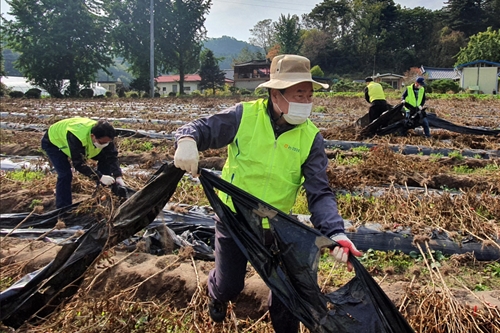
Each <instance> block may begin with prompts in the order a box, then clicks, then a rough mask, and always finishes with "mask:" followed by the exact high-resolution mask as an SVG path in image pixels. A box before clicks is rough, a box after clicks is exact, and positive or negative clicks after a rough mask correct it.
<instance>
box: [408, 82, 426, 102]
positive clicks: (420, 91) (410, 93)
mask: <svg viewBox="0 0 500 333" xmlns="http://www.w3.org/2000/svg"><path fill="white" fill-rule="evenodd" d="M413 86H414V85H413V84H412V85H410V86H409V87H408V89H407V91H408V95H406V98H405V102H406V103H408V104H410V105H411V106H413V107H416V106H418V105H420V104H422V99H423V98H424V87H420V88H418V98H415V90H413Z"/></svg>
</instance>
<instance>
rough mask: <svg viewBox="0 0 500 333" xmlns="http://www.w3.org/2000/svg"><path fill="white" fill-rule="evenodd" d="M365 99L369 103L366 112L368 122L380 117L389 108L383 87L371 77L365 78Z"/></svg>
mask: <svg viewBox="0 0 500 333" xmlns="http://www.w3.org/2000/svg"><path fill="white" fill-rule="evenodd" d="M365 82H366V87H365V90H364V91H365V99H366V101H367V102H368V103H370V104H371V106H370V109H369V110H368V114H369V117H370V123H371V122H372V121H374V120H375V119H377V118H378V117H380V115H381V114H382V113H384V112H385V111H387V109H388V108H389V107H388V105H387V101H386V100H385V94H384V88H382V85H381V84H380V83H377V82H374V81H373V79H372V78H371V77H367V78H366V79H365Z"/></svg>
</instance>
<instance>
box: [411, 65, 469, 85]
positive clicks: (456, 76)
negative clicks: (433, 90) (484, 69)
mask: <svg viewBox="0 0 500 333" xmlns="http://www.w3.org/2000/svg"><path fill="white" fill-rule="evenodd" d="M420 71H421V72H422V75H425V79H426V80H428V81H434V80H453V81H458V80H460V73H459V72H458V71H457V70H456V69H455V68H437V67H424V66H423V65H422V66H420Z"/></svg>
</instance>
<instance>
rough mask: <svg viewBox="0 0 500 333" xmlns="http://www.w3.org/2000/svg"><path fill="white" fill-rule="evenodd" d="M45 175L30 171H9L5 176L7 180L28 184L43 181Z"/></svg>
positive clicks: (40, 172)
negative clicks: (37, 180) (38, 180)
mask: <svg viewBox="0 0 500 333" xmlns="http://www.w3.org/2000/svg"><path fill="white" fill-rule="evenodd" d="M44 176H45V174H44V173H43V172H42V171H30V170H26V169H23V170H15V171H9V172H7V174H6V175H5V177H7V178H8V179H12V180H17V181H21V182H29V181H33V180H36V179H43V177H44Z"/></svg>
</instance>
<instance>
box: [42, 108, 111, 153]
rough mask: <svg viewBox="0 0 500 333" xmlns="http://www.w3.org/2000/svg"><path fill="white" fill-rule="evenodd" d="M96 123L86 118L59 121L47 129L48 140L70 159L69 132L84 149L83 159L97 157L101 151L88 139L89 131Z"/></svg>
mask: <svg viewBox="0 0 500 333" xmlns="http://www.w3.org/2000/svg"><path fill="white" fill-rule="evenodd" d="M96 123H97V121H95V120H92V119H88V118H69V119H64V120H60V121H58V122H57V123H55V124H53V125H51V126H50V127H49V140H50V142H52V144H53V145H54V146H56V147H58V148H59V149H61V151H62V152H63V153H65V154H66V155H68V156H69V157H70V158H71V152H70V150H69V144H68V139H67V137H66V135H67V133H68V132H71V133H72V134H73V135H74V136H76V137H77V138H78V139H79V140H80V141H81V142H82V145H83V147H85V157H87V158H92V157H95V156H97V155H98V154H99V153H100V152H101V151H102V149H101V148H96V147H95V146H94V143H93V142H92V138H91V137H90V130H91V129H92V127H93V126H94V125H95V124H96Z"/></svg>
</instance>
